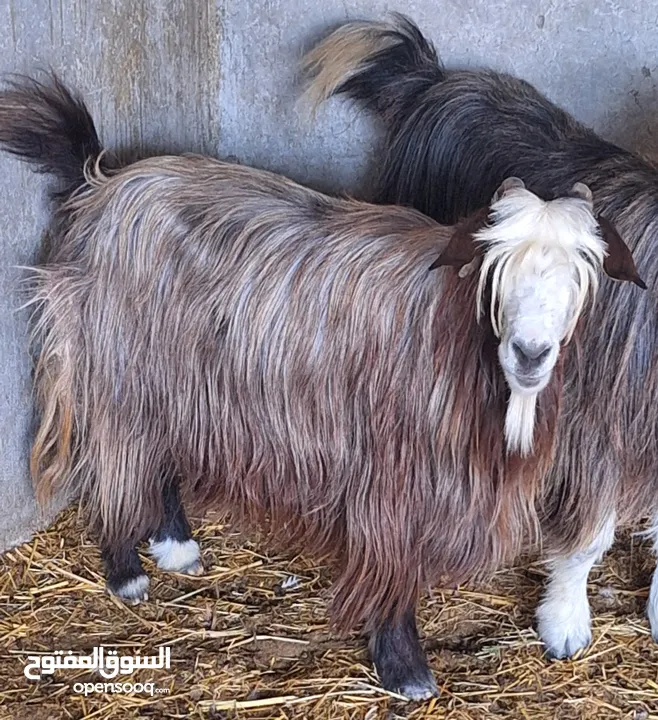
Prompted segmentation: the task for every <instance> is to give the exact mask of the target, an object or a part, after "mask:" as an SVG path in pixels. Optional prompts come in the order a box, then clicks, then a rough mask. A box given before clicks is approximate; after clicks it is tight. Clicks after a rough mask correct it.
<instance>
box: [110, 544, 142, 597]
mask: <svg viewBox="0 0 658 720" xmlns="http://www.w3.org/2000/svg"><path fill="white" fill-rule="evenodd" d="M101 556H102V558H103V562H104V563H105V582H106V584H107V589H108V590H109V592H110V593H112V595H116V596H117V597H118V598H121V600H123V601H124V602H125V603H126V604H127V605H137V604H139V603H140V602H142V601H144V600H148V587H149V579H148V575H147V574H146V573H145V572H144V568H143V567H142V563H141V561H140V559H139V555H138V554H137V550H136V549H135V546H134V545H131V544H128V545H121V546H116V547H112V546H104V547H103V548H102V549H101Z"/></svg>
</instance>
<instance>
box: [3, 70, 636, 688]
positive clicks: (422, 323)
mask: <svg viewBox="0 0 658 720" xmlns="http://www.w3.org/2000/svg"><path fill="white" fill-rule="evenodd" d="M53 118H54V119H55V120H54V121H53ZM83 119H84V120H85V121H84V122H83V121H82V120H83ZM0 142H2V144H3V145H4V147H5V148H6V149H8V150H10V151H13V152H15V153H17V154H18V155H21V156H23V157H26V158H28V159H29V160H32V161H33V162H36V163H37V164H38V166H40V167H42V168H43V169H46V170H49V171H51V172H54V173H55V174H56V175H59V176H60V177H61V178H62V179H63V180H64V182H65V185H66V188H67V189H68V191H69V192H70V191H71V187H72V185H74V184H76V183H75V180H76V178H77V185H78V187H77V189H76V190H75V191H73V192H71V193H70V196H69V197H68V199H63V198H62V197H61V196H60V204H59V207H58V209H57V211H56V214H57V219H58V222H57V226H56V234H55V237H54V238H53V241H52V249H51V251H50V256H49V257H48V259H47V263H46V264H45V265H44V266H43V267H41V268H40V269H39V270H38V276H37V278H38V289H37V293H36V300H35V301H36V302H38V304H39V306H40V317H39V321H38V326H37V328H38V331H39V333H40V339H41V352H40V357H39V361H38V375H37V386H38V390H39V396H40V398H41V400H42V405H43V420H42V424H41V428H40V430H39V433H38V436H37V439H36V443H35V446H34V452H33V466H34V472H35V475H36V477H37V481H38V488H39V490H40V491H41V492H42V494H44V495H46V496H47V495H48V494H49V493H51V492H53V491H55V490H59V489H62V488H66V489H68V490H69V491H73V492H76V493H78V494H79V495H80V496H81V499H82V502H83V506H84V507H85V508H86V510H87V512H88V513H89V516H90V518H91V521H92V525H93V527H94V528H95V530H96V532H98V534H99V537H100V542H101V547H102V550H103V554H104V557H105V561H106V564H107V578H108V584H109V587H110V588H111V589H112V590H113V591H114V592H116V593H118V594H119V595H121V596H124V597H128V598H129V599H136V598H137V599H138V598H139V597H141V596H143V594H144V593H145V591H146V586H147V583H148V580H147V578H146V576H145V575H144V572H143V570H142V568H141V566H140V562H139V558H138V556H137V554H136V551H135V545H136V543H138V542H139V541H140V540H142V539H144V538H147V537H152V538H153V539H154V545H155V548H156V555H157V556H158V559H159V560H160V561H161V566H164V567H165V568H169V569H172V568H173V569H181V568H182V569H186V568H187V569H189V566H190V565H192V566H193V567H194V568H195V569H196V568H197V567H198V565H197V563H198V549H197V548H196V545H193V546H191V545H190V543H192V544H193V543H194V541H193V540H191V538H190V535H189V527H187V524H186V520H185V516H184V513H183V511H182V507H181V503H180V500H179V498H178V495H177V493H178V492H180V494H181V496H182V497H183V498H184V499H185V498H187V499H189V500H190V501H191V502H193V503H195V504H196V505H199V504H204V505H205V504H207V503H209V502H212V503H214V504H215V505H216V506H218V507H219V508H222V509H227V510H230V511H231V512H232V513H233V515H234V517H235V518H236V521H237V522H239V523H241V524H244V525H247V526H251V525H260V526H263V527H265V528H266V529H267V530H268V531H269V533H270V535H271V536H272V538H273V540H275V541H276V542H278V544H279V545H280V546H282V547H285V548H293V547H294V548H298V549H301V550H303V551H305V552H308V553H314V554H318V555H322V556H328V557H330V558H331V559H332V560H333V561H334V562H335V567H336V569H337V578H336V583H335V587H334V590H335V592H334V602H333V616H334V619H335V621H336V623H337V625H338V626H339V627H340V628H343V629H345V628H349V627H352V626H355V625H357V624H361V623H363V624H364V626H365V630H366V631H367V632H369V633H370V636H371V651H372V655H373V659H374V661H375V664H376V667H377V669H378V671H379V674H380V677H381V680H382V682H383V684H384V685H385V686H386V687H388V688H394V689H397V690H400V691H401V692H403V693H405V694H407V695H409V696H411V697H416V698H420V697H427V696H428V695H429V694H431V693H434V692H435V691H436V685H435V683H434V680H433V678H432V676H431V673H430V671H429V669H428V667H427V663H426V660H425V658H424V655H423V652H422V649H421V646H420V644H419V640H418V635H417V631H416V626H415V620H414V608H415V603H416V599H417V596H418V593H419V590H420V588H421V587H422V586H423V585H424V584H426V583H431V582H437V581H443V582H460V581H464V580H467V579H471V578H474V577H477V576H480V575H482V574H483V573H486V572H488V571H490V570H492V569H493V568H496V567H498V566H499V565H500V564H501V563H502V562H504V561H506V560H508V559H510V558H511V557H513V556H514V555H515V554H516V553H517V552H518V550H519V548H520V547H521V546H522V545H523V543H524V542H526V541H527V540H528V539H529V538H530V537H531V536H532V535H533V532H534V531H535V529H536V515H535V501H536V492H537V486H536V479H537V478H538V477H541V475H542V473H543V472H545V471H546V468H547V466H548V464H549V463H550V462H551V458H552V454H553V449H554V448H553V445H554V443H553V441H554V430H555V427H556V424H557V419H558V415H559V408H560V400H561V396H562V372H561V364H562V357H561V356H562V355H563V353H559V346H560V343H561V342H564V343H566V341H567V340H568V339H569V337H570V336H571V335H572V333H573V332H574V330H575V329H576V325H577V323H578V319H579V317H580V315H581V311H582V309H583V306H584V305H585V302H586V298H587V296H588V294H589V293H593V292H595V291H596V287H597V280H598V272H599V271H600V270H601V269H604V270H606V271H607V272H608V273H609V274H611V275H613V276H619V275H620V273H621V274H623V273H624V272H629V273H630V275H631V276H632V278H633V279H635V280H637V281H638V282H641V281H639V279H638V278H637V275H636V274H635V270H634V265H633V261H632V258H631V256H630V253H629V251H628V249H627V248H626V247H625V246H624V244H623V243H622V241H621V239H620V238H619V236H618V235H616V233H615V231H614V230H613V228H611V227H608V226H605V227H603V228H602V235H603V238H605V241H606V242H604V240H603V238H602V237H601V235H600V234H599V227H598V224H597V222H596V219H595V218H594V215H593V213H592V204H591V197H590V194H589V190H588V189H587V188H586V187H585V186H583V185H575V186H574V188H573V189H572V190H571V192H570V196H569V197H565V198H560V199H556V200H554V201H552V202H544V201H543V200H540V199H539V198H537V197H536V196H535V195H533V194H532V193H530V192H528V191H527V190H526V189H525V188H524V187H523V184H522V183H521V182H520V181H518V180H513V179H512V180H507V181H506V182H505V183H503V185H502V187H501V188H500V190H499V191H498V193H496V196H495V198H494V201H493V204H492V205H491V208H490V209H487V210H484V211H480V212H478V213H476V214H475V215H474V216H472V217H470V218H469V219H468V220H466V221H465V222H464V223H462V224H460V225H458V226H456V227H454V228H452V227H443V226H440V225H438V224H437V223H436V222H435V221H433V220H431V219H429V218H427V217H426V216H424V215H421V214H420V213H419V212H417V211H416V210H412V209H408V208H402V207H395V206H391V207H382V206H377V205H369V204H366V203H361V202H356V201H353V200H346V199H335V198H331V197H327V196H324V195H321V194H319V193H317V192H314V191H312V190H309V189H307V188H304V187H301V186H300V185H297V184H295V183H294V182H292V181H290V180H287V179H285V178H283V177H280V176H277V175H273V174H271V173H267V172H263V171H259V170H255V169H251V168H246V167H240V166H236V165H231V164H228V163H222V162H219V161H216V160H213V159H209V158H205V157H199V156H184V157H158V158H153V159H149V160H142V161H140V162H137V163H134V164H132V165H129V166H127V167H124V168H122V169H119V170H116V171H115V172H111V173H107V172H103V170H102V167H101V162H102V154H101V151H100V146H99V145H98V142H97V140H96V138H95V132H94V131H93V125H92V124H91V120H90V119H89V116H88V113H87V111H86V110H85V109H84V106H83V105H82V103H80V102H79V101H75V100H74V99H73V98H72V97H71V96H70V95H69V94H68V93H67V91H66V90H65V89H64V88H63V87H62V86H61V85H60V84H59V83H57V82H56V81H53V82H52V83H50V84H49V85H37V84H35V83H34V82H30V81H26V82H24V83H22V84H19V85H14V86H12V87H10V88H9V89H8V90H6V91H5V92H3V93H1V94H0ZM85 157H86V162H87V165H86V175H85V178H84V179H83V177H82V171H83V158H85ZM606 243H607V246H606ZM437 255H438V259H437ZM604 258H605V259H604ZM433 261H434V262H433ZM430 265H432V266H433V267H437V266H440V265H453V266H455V268H459V269H460V270H459V271H458V270H457V269H449V270H443V271H441V272H438V273H436V272H433V273H430V272H428V269H429V268H430ZM476 308H477V312H476ZM478 313H479V315H481V316H482V322H478V319H477V314H478ZM530 317H533V318H534V319H535V321H536V320H537V319H541V320H542V322H543V330H540V331H537V325H536V323H533V322H529V318H530ZM497 346H498V348H499V351H498V355H499V356H500V362H498V360H497ZM501 369H502V371H501ZM505 379H507V381H508V384H509V387H510V389H509V390H508V384H506V382H505ZM505 438H506V439H505ZM531 450H533V452H531ZM172 528H173V530H172Z"/></svg>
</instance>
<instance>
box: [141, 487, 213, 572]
mask: <svg viewBox="0 0 658 720" xmlns="http://www.w3.org/2000/svg"><path fill="white" fill-rule="evenodd" d="M162 499H163V504H164V518H163V521H162V524H161V525H160V527H159V528H158V530H157V532H156V533H155V534H154V535H153V537H151V539H150V548H149V549H150V553H151V555H152V556H153V557H154V558H155V561H156V562H157V564H158V567H159V568H160V570H165V571H167V572H177V573H184V574H185V575H202V574H203V564H202V563H201V552H200V550H199V544H198V543H197V542H196V540H193V539H192V531H191V529H190V523H189V522H188V520H187V517H186V515H185V510H184V509H183V504H182V502H181V499H180V494H179V491H178V482H177V481H175V480H172V481H170V482H168V483H166V484H165V487H164V489H163V497H162Z"/></svg>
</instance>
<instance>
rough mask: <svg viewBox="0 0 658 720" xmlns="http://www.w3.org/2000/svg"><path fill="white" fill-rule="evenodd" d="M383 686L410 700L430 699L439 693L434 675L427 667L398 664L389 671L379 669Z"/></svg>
mask: <svg viewBox="0 0 658 720" xmlns="http://www.w3.org/2000/svg"><path fill="white" fill-rule="evenodd" d="M378 673H379V676H380V681H381V684H382V687H384V688H385V689H386V690H390V691H391V692H394V693H397V694H398V695H404V696H405V697H406V698H408V699H409V700H417V701H418V700H429V699H430V698H432V697H437V696H438V695H439V688H438V687H437V685H436V681H435V680H434V676H433V675H432V673H431V671H430V669H429V668H427V667H417V668H413V667H409V666H406V667H405V666H402V665H398V666H397V667H391V668H388V671H386V670H383V671H380V670H379V669H378Z"/></svg>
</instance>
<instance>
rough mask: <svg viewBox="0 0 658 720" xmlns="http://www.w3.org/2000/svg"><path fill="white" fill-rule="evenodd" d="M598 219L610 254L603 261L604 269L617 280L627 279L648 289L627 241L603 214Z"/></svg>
mask: <svg viewBox="0 0 658 720" xmlns="http://www.w3.org/2000/svg"><path fill="white" fill-rule="evenodd" d="M597 220H598V222H599V228H600V230H601V237H602V238H603V239H604V240H605V242H606V245H607V246H608V256H607V257H606V258H605V260H604V261H603V269H604V270H605V272H606V274H607V275H609V276H610V277H611V278H614V279H615V280H626V281H628V282H632V283H635V284H636V285H637V286H638V287H641V288H642V289H643V290H646V289H647V286H646V284H645V282H644V280H642V278H641V277H640V276H639V275H638V274H637V270H636V268H635V261H634V260H633V255H632V254H631V251H630V250H629V249H628V246H627V245H626V243H625V242H624V241H623V240H622V239H621V236H620V235H619V233H618V232H617V230H616V229H615V226H614V225H613V224H612V223H611V222H610V220H608V219H607V218H605V217H603V215H599V216H598V217H597Z"/></svg>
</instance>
